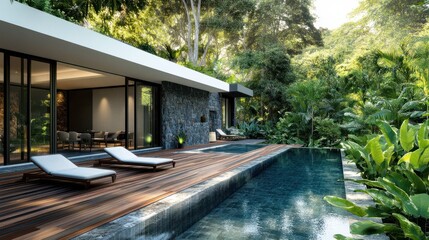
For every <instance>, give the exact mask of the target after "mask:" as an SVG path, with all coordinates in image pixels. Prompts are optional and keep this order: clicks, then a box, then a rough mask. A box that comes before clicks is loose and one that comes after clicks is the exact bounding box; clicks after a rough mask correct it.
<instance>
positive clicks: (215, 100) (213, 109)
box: [209, 93, 222, 132]
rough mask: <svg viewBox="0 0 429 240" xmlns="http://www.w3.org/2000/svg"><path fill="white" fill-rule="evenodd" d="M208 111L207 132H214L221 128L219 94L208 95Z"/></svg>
mask: <svg viewBox="0 0 429 240" xmlns="http://www.w3.org/2000/svg"><path fill="white" fill-rule="evenodd" d="M209 110H210V113H209V128H210V129H209V130H210V132H215V131H216V129H218V128H222V102H221V98H220V96H219V93H210V97H209Z"/></svg>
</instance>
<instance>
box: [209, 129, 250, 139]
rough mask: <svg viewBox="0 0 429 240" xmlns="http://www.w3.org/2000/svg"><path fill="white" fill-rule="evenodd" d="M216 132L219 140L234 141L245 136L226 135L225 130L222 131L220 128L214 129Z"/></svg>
mask: <svg viewBox="0 0 429 240" xmlns="http://www.w3.org/2000/svg"><path fill="white" fill-rule="evenodd" d="M216 132H217V133H218V134H219V139H221V140H231V141H236V140H243V139H246V137H244V136H240V135H228V134H226V133H225V132H223V130H222V129H216Z"/></svg>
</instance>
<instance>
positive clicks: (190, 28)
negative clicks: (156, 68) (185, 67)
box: [182, 0, 193, 62]
mask: <svg viewBox="0 0 429 240" xmlns="http://www.w3.org/2000/svg"><path fill="white" fill-rule="evenodd" d="M190 1H191V5H192V6H193V3H192V1H193V0H190ZM182 3H183V6H184V7H185V13H186V19H187V21H188V22H187V24H186V25H187V28H188V32H187V34H186V43H187V45H188V58H189V61H190V62H192V56H193V49H192V44H191V38H192V23H191V16H190V13H189V9H188V4H187V3H186V0H182Z"/></svg>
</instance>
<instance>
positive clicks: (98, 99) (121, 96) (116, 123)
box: [92, 87, 125, 132]
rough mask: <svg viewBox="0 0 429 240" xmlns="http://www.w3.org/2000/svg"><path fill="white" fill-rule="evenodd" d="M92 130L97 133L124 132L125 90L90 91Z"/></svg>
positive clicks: (119, 88) (120, 88)
mask: <svg viewBox="0 0 429 240" xmlns="http://www.w3.org/2000/svg"><path fill="white" fill-rule="evenodd" d="M92 109H93V111H92V128H93V129H94V130H98V131H108V132H115V131H119V130H123V131H125V89H124V88H123V87H118V88H105V89H95V90H93V91H92Z"/></svg>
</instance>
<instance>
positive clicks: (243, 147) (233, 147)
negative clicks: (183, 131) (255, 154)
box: [201, 144, 266, 153]
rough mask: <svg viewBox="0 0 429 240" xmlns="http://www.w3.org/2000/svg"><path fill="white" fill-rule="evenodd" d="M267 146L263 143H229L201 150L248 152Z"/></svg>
mask: <svg viewBox="0 0 429 240" xmlns="http://www.w3.org/2000/svg"><path fill="white" fill-rule="evenodd" d="M265 146H266V145H261V144H228V145H224V146H220V147H214V148H206V149H202V150H201V152H215V153H220V152H223V153H246V152H250V151H253V150H256V149H258V148H261V147H265Z"/></svg>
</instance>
